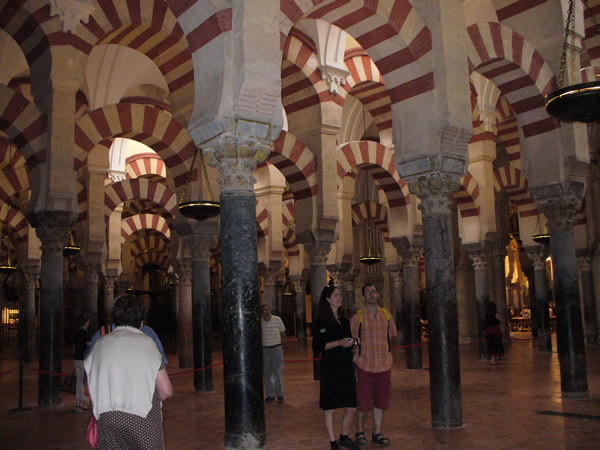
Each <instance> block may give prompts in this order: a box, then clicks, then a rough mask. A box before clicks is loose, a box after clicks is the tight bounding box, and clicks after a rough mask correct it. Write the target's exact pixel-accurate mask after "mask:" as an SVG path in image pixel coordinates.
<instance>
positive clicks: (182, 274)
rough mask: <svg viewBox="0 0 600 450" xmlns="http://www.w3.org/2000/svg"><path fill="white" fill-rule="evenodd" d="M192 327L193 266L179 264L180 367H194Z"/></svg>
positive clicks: (178, 341) (178, 327) (178, 348)
mask: <svg viewBox="0 0 600 450" xmlns="http://www.w3.org/2000/svg"><path fill="white" fill-rule="evenodd" d="M192 330H193V325H192V266H191V264H189V261H188V263H178V264H177V355H178V356H179V367H180V368H190V367H194V338H193V331H192Z"/></svg>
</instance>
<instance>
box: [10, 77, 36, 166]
mask: <svg viewBox="0 0 600 450" xmlns="http://www.w3.org/2000/svg"><path fill="white" fill-rule="evenodd" d="M0 131H3V132H4V133H5V134H6V135H7V136H8V138H9V139H10V140H11V141H12V143H14V144H15V145H16V147H17V148H18V149H19V152H21V155H22V156H23V158H25V161H26V162H27V166H28V168H29V170H32V169H33V168H35V167H36V166H37V165H38V164H40V163H43V162H45V161H46V149H45V146H44V139H43V137H44V134H45V133H46V118H45V116H44V115H42V114H41V113H40V111H39V109H38V108H37V107H36V106H35V105H34V104H33V103H31V102H30V101H29V100H27V99H26V98H25V97H23V96H22V95H21V94H19V93H18V92H15V91H13V90H12V89H10V88H8V87H6V86H4V85H0Z"/></svg>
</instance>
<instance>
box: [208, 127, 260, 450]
mask: <svg viewBox="0 0 600 450" xmlns="http://www.w3.org/2000/svg"><path fill="white" fill-rule="evenodd" d="M237 139H238V137H237V136H226V137H224V138H223V140H222V141H221V143H220V147H219V148H217V149H216V151H215V157H216V159H217V161H218V166H219V172H220V174H221V177H220V178H219V182H220V186H221V194H220V200H221V264H222V272H221V280H222V285H223V298H222V304H223V306H222V311H223V361H224V369H223V372H224V374H223V376H224V390H225V447H226V448H260V447H264V445H265V415H264V402H263V382H262V370H263V368H262V341H261V338H262V333H261V324H260V304H259V295H258V256H257V242H256V194H255V193H254V183H255V182H256V179H255V178H254V170H255V168H256V162H257V159H266V156H267V155H268V149H267V148H266V147H260V148H259V146H258V144H256V143H254V142H250V141H245V142H243V141H241V140H237ZM239 139H241V138H239ZM259 154H260V155H261V157H260V158H257V156H258V155H259Z"/></svg>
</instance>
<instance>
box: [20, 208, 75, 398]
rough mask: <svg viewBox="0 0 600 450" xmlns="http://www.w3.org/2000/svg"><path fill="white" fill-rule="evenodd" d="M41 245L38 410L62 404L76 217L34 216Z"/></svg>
mask: <svg viewBox="0 0 600 450" xmlns="http://www.w3.org/2000/svg"><path fill="white" fill-rule="evenodd" d="M27 218H28V220H29V222H30V223H31V225H32V226H34V227H35V232H36V234H37V236H38V238H39V239H40V241H41V244H42V245H41V248H42V260H41V270H40V313H39V314H40V316H39V324H40V325H39V330H40V331H39V332H40V334H39V342H40V344H39V353H40V362H39V370H40V374H39V376H38V380H39V381H38V386H39V397H38V406H41V407H45V406H57V405H61V404H62V391H61V376H60V375H56V374H58V373H62V349H63V344H64V342H63V334H64V330H63V248H64V244H65V241H66V239H67V237H68V236H69V231H70V229H71V224H72V223H73V221H74V219H75V215H74V214H72V213H70V212H66V211H46V212H37V213H30V214H28V216H27Z"/></svg>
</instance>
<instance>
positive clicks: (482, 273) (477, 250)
mask: <svg viewBox="0 0 600 450" xmlns="http://www.w3.org/2000/svg"><path fill="white" fill-rule="evenodd" d="M465 247H466V249H467V251H468V253H469V258H471V262H472V264H473V270H474V272H475V298H476V307H477V340H478V341H479V359H490V357H489V352H488V348H487V343H486V340H485V313H486V308H487V305H488V303H489V301H490V290H489V282H488V268H487V250H486V248H485V243H479V244H468V245H465Z"/></svg>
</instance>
